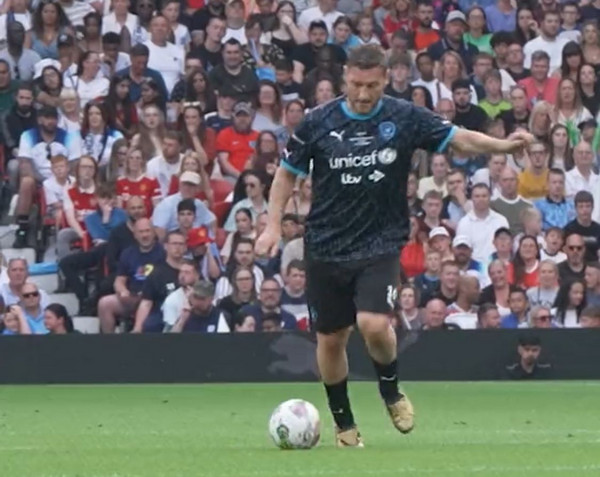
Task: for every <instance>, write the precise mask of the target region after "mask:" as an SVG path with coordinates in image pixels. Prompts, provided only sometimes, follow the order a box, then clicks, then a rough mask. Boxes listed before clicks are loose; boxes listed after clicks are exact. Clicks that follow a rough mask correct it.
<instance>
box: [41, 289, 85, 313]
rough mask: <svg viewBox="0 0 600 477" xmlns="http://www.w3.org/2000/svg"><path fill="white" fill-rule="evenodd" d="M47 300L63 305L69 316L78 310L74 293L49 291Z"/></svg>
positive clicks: (77, 302)
mask: <svg viewBox="0 0 600 477" xmlns="http://www.w3.org/2000/svg"><path fill="white" fill-rule="evenodd" d="M48 301H49V302H50V303H60V304H61V305H64V306H65V308H66V309H67V311H68V313H69V315H71V316H74V315H76V314H77V313H78V311H79V300H77V296H76V295H75V293H50V294H49V295H48Z"/></svg>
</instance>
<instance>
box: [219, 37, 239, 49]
mask: <svg viewBox="0 0 600 477" xmlns="http://www.w3.org/2000/svg"><path fill="white" fill-rule="evenodd" d="M226 46H239V47H240V48H241V47H242V44H241V43H240V41H239V40H236V39H235V38H230V39H229V40H227V41H226V42H225V43H223V49H224V48H225V47H226Z"/></svg>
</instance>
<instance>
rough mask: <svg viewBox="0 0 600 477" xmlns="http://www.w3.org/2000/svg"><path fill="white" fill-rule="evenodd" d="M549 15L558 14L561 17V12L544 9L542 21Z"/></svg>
mask: <svg viewBox="0 0 600 477" xmlns="http://www.w3.org/2000/svg"><path fill="white" fill-rule="evenodd" d="M548 15H556V16H557V17H560V12H558V10H545V11H542V21H544V20H545V19H546V17H547V16H548Z"/></svg>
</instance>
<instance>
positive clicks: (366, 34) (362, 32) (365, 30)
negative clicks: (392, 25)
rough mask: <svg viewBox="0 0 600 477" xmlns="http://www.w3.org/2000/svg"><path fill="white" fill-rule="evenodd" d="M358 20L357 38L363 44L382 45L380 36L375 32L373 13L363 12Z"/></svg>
mask: <svg viewBox="0 0 600 477" xmlns="http://www.w3.org/2000/svg"><path fill="white" fill-rule="evenodd" d="M357 22H358V23H357V25H356V30H357V31H358V36H357V38H358V41H359V42H360V44H361V45H381V42H380V41H379V38H377V35H375V34H374V33H373V29H374V27H375V25H374V24H373V18H372V17H371V15H368V14H364V13H363V14H362V15H359V17H358V20H357Z"/></svg>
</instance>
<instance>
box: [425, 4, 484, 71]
mask: <svg viewBox="0 0 600 477" xmlns="http://www.w3.org/2000/svg"><path fill="white" fill-rule="evenodd" d="M466 28H467V19H466V17H465V14H464V13H463V12H461V11H460V10H454V11H452V12H450V13H449V14H448V16H447V17H446V23H445V26H444V36H443V37H442V38H441V39H440V40H439V41H437V42H436V43H434V44H433V45H431V46H430V47H429V48H428V49H427V52H428V53H429V55H431V58H433V60H434V61H440V60H441V59H442V56H443V55H444V53H445V52H446V51H454V52H456V53H458V54H459V55H460V57H461V58H462V60H463V62H464V63H465V66H466V68H467V71H468V72H469V73H471V72H472V64H473V63H472V62H473V57H474V56H475V55H476V54H477V48H476V47H474V46H473V45H471V44H469V43H467V42H465V41H463V40H464V38H463V36H464V34H465V31H466Z"/></svg>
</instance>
